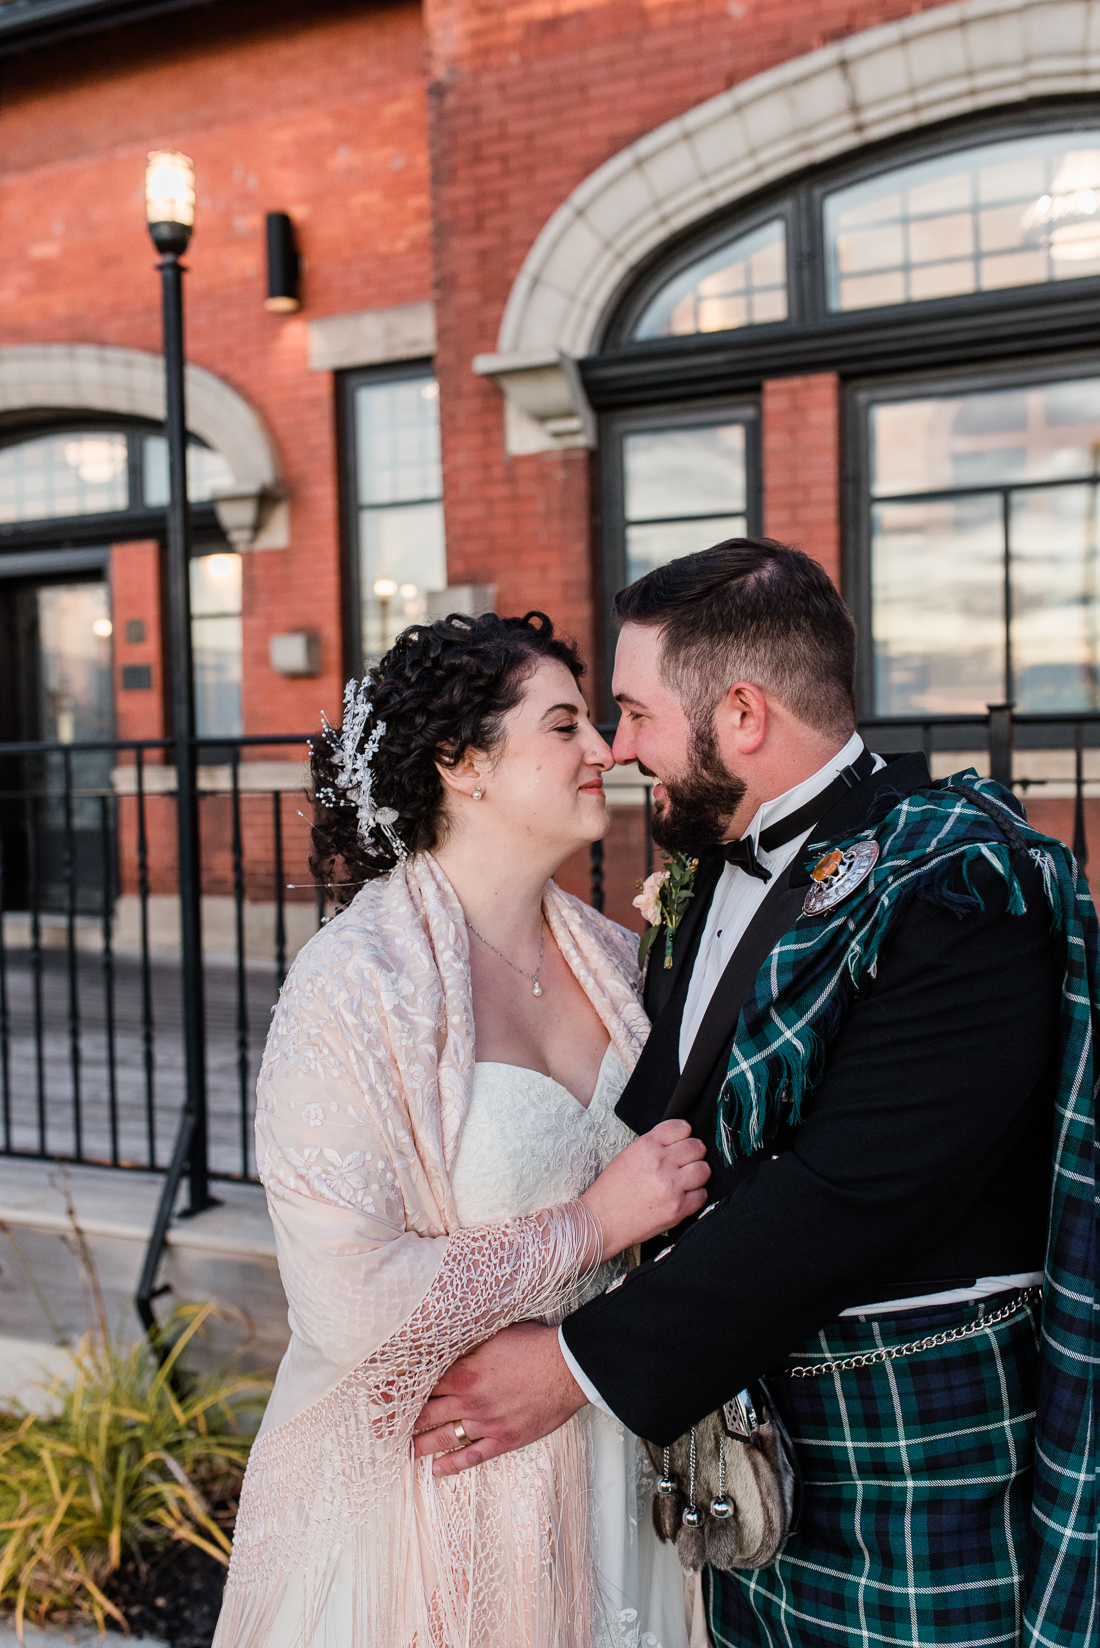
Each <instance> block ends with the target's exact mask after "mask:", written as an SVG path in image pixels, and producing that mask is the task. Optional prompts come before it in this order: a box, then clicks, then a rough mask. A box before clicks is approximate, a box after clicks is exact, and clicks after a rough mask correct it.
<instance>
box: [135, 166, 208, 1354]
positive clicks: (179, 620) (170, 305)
mask: <svg viewBox="0 0 1100 1648" xmlns="http://www.w3.org/2000/svg"><path fill="white" fill-rule="evenodd" d="M145 216H146V220H147V223H148V227H149V235H150V238H151V240H152V242H153V245H154V246H155V247H156V249H157V251H158V252H159V253H160V262H159V263H158V264H157V268H158V269H159V270H160V277H161V299H162V307H163V319H164V376H165V418H164V429H165V434H166V436H167V444H168V521H167V525H168V531H167V539H168V554H167V574H168V577H167V585H168V589H167V593H168V631H169V647H170V655H171V670H170V679H171V705H172V737H173V741H174V744H175V762H176V800H177V808H176V816H177V834H178V844H179V891H180V962H181V971H182V986H183V1043H184V1067H185V1101H184V1113H183V1117H184V1119H183V1122H182V1124H181V1129H180V1134H179V1137H178V1138H177V1141H176V1152H175V1157H174V1160H173V1167H174V1170H175V1179H176V1183H178V1180H179V1175H180V1172H181V1170H182V1166H183V1160H184V1158H186V1162H187V1169H188V1175H189V1181H190V1198H189V1201H190V1205H189V1208H188V1212H189V1213H200V1212H202V1210H203V1209H204V1208H206V1207H209V1206H210V1205H211V1197H210V1191H209V1183H208V1178H207V1160H206V1033H205V1025H204V1018H203V979H202V884H201V880H200V859H199V807H198V785H197V777H198V774H197V772H196V767H197V750H196V746H195V730H196V729H195V677H194V668H193V663H192V656H191V587H190V557H191V543H190V537H191V531H190V518H189V510H188V503H187V416H186V407H185V403H184V354H183V265H182V264H181V263H180V258H181V257H182V255H183V253H184V252H185V251H186V250H187V247H188V244H189V242H190V240H191V231H192V229H193V228H194V224H195V168H194V166H193V164H192V162H191V161H190V160H189V159H188V157H187V156H186V155H185V154H180V153H178V152H177V151H176V150H175V149H156V150H154V152H153V153H152V154H150V156H149V163H148V166H147V167H146V172H145ZM171 1178H172V1174H171V1173H170V1174H169V1180H171ZM165 1189H166V1193H167V1191H168V1189H169V1186H168V1185H166V1187H165ZM171 1190H172V1199H174V1195H175V1186H174V1185H173V1186H172V1187H171ZM161 1213H162V1214H164V1219H165V1223H167V1217H168V1215H169V1214H170V1213H171V1206H170V1205H169V1206H168V1207H167V1209H165V1208H164V1207H162V1209H161ZM159 1218H160V1215H159V1214H158V1222H159ZM150 1251H152V1249H151V1250H150ZM143 1288H144V1278H143V1285H142V1288H139V1294H140V1293H141V1292H142V1291H143ZM149 1325H150V1324H149V1323H146V1326H147V1327H148V1326H149Z"/></svg>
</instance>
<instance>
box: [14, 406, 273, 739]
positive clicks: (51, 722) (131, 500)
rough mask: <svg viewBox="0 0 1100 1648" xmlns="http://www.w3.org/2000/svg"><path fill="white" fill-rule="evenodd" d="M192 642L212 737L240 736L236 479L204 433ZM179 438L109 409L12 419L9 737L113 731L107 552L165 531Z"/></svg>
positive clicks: (194, 451) (198, 473)
mask: <svg viewBox="0 0 1100 1648" xmlns="http://www.w3.org/2000/svg"><path fill="white" fill-rule="evenodd" d="M187 469H188V492H189V497H190V500H191V505H192V509H191V515H192V538H193V544H194V552H195V554H194V560H193V562H192V578H191V583H192V608H193V613H194V619H193V635H192V643H193V648H194V658H195V691H196V718H197V725H198V731H199V733H200V735H207V736H220V735H222V734H225V735H227V736H231V735H235V734H238V733H240V732H241V731H242V730H243V729H242V724H241V656H242V642H241V558H240V556H239V554H236V553H233V552H231V551H230V549H229V546H228V545H227V544H226V541H225V537H224V535H223V533H222V531H221V528H220V526H219V525H218V521H217V516H216V513H215V510H214V506H213V503H212V502H211V500H212V499H213V498H214V497H215V496H216V495H217V493H218V492H219V491H222V490H229V489H230V488H232V486H233V483H234V476H233V471H232V469H231V467H230V465H229V463H228V461H227V460H226V458H225V457H224V456H223V455H222V453H220V452H216V451H214V450H213V449H212V448H210V447H209V446H207V445H205V444H204V443H203V442H202V441H200V440H198V439H197V438H196V437H194V436H192V437H191V438H190V440H189V443H188V453H187ZM167 502H168V452H167V442H166V440H165V437H164V435H163V434H161V433H160V432H159V431H158V430H157V428H156V426H155V425H151V424H148V423H143V422H140V421H137V420H133V419H131V420H125V421H124V420H112V419H109V418H104V419H97V418H96V417H95V416H94V414H93V415H90V416H88V417H86V418H84V419H82V420H80V421H75V420H74V421H73V422H71V423H68V424H67V425H66V426H64V427H57V426H56V425H54V426H53V427H50V426H45V427H43V426H41V425H40V426H38V427H31V428H27V427H26V426H25V425H24V426H23V427H22V428H13V429H11V430H9V431H5V430H2V429H0V629H2V632H3V636H4V639H5V646H4V649H3V650H4V652H5V664H6V669H7V676H8V678H7V679H5V680H4V681H3V682H2V683H0V684H2V687H3V691H2V692H0V698H3V700H4V702H5V705H6V709H5V711H4V714H3V724H4V733H5V736H8V737H11V738H16V739H21V738H25V739H37V738H44V739H49V740H52V739H57V740H58V741H59V742H62V743H74V742H75V743H79V742H81V741H83V740H87V739H96V738H104V737H109V736H110V735H111V733H112V730H113V729H112V716H113V711H112V705H113V690H112V684H111V668H112V665H111V654H112V640H111V636H112V619H111V614H110V591H109V589H108V585H107V569H108V557H109V549H110V546H111V545H112V544H116V543H120V542H124V541H125V540H127V539H141V538H155V537H160V536H162V535H163V531H164V510H165V506H166V504H167Z"/></svg>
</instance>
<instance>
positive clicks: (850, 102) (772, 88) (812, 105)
mask: <svg viewBox="0 0 1100 1648" xmlns="http://www.w3.org/2000/svg"><path fill="white" fill-rule="evenodd" d="M1097 89H1100V0H961V3H960V4H955V5H942V6H934V7H933V8H932V9H930V10H928V11H924V12H921V13H918V14H917V15H915V16H911V17H906V18H904V19H902V20H901V21H900V22H896V23H889V24H884V25H883V26H882V27H880V28H875V29H868V30H865V31H863V32H862V33H859V34H854V35H852V36H850V37H849V38H847V39H845V40H841V41H837V42H836V43H834V44H832V45H829V46H826V47H823V48H822V49H821V50H819V51H814V52H809V53H807V54H806V55H805V56H803V57H798V58H794V59H793V60H792V61H790V62H787V63H783V64H780V65H779V66H778V67H776V68H774V69H770V70H768V72H767V73H765V74H761V75H756V76H754V77H753V78H752V79H751V80H747V81H745V82H744V83H743V84H742V85H739V86H735V87H733V88H732V89H731V90H729V91H727V92H723V93H721V94H720V95H719V96H718V97H712V98H709V99H708V100H707V101H706V102H705V103H701V104H699V105H698V106H697V107H696V108H694V109H689V110H688V111H687V112H686V113H685V114H683V115H680V116H679V117H678V118H677V119H675V120H670V121H668V122H667V123H666V124H665V125H663V126H658V127H657V128H656V129H655V130H654V131H651V132H647V133H646V135H645V136H644V137H641V138H639V139H638V140H637V142H635V143H632V144H631V145H630V146H629V147H628V148H626V149H623V150H621V151H620V152H619V153H618V154H616V155H614V156H613V157H612V158H611V159H610V160H608V161H605V163H604V164H603V165H602V166H600V167H599V168H598V169H597V170H596V171H595V172H592V173H591V174H590V175H589V176H588V177H587V178H585V179H584V181H583V182H582V183H580V184H579V185H578V186H577V188H576V189H574V190H573V192H572V194H571V195H570V196H569V198H568V199H567V200H565V201H563V202H562V204H561V205H560V206H559V207H558V209H557V211H555V212H554V214H553V216H552V217H551V218H549V220H548V221H547V223H546V224H545V226H544V227H543V229H542V231H541V232H540V234H539V236H538V238H537V239H536V240H535V242H534V244H533V245H532V247H531V249H530V251H529V252H528V254H527V257H526V258H525V259H524V263H523V267H522V268H521V269H520V272H519V274H518V275H517V276H516V279H515V282H514V284H513V286H512V290H511V293H510V295H509V298H508V302H507V304H506V306H505V310H504V315H503V318H502V320H501V325H500V332H499V335H498V339H497V353H496V354H495V355H492V356H479V357H478V360H477V362H476V368H475V369H476V370H478V371H479V372H480V373H482V374H483V375H485V376H491V377H494V378H496V379H497V381H498V382H499V383H500V384H501V387H502V388H503V389H504V391H505V394H506V396H507V397H508V398H509V400H510V401H512V400H514V401H516V402H517V403H518V404H519V405H520V406H522V407H523V408H524V410H525V412H526V415H527V417H528V419H530V421H531V422H532V423H539V424H541V425H543V427H544V432H545V433H546V440H545V442H544V443H543V444H545V445H549V446H553V445H562V444H579V442H580V440H581V439H582V438H583V435H582V433H581V432H580V431H579V430H578V429H577V428H576V427H574V428H573V429H572V430H569V431H567V430H565V429H564V428H561V429H560V430H559V432H558V434H557V438H555V431H554V429H553V428H552V427H547V426H548V424H551V425H552V423H553V417H550V418H549V419H548V418H547V416H545V415H542V413H541V406H540V404H539V399H538V396H537V395H532V394H529V393H526V391H527V389H528V388H529V387H530V388H531V389H532V390H533V389H534V388H535V387H536V384H537V385H538V387H540V388H541V391H542V400H543V401H544V402H545V403H546V404H547V405H549V404H550V402H551V401H554V406H553V408H552V411H553V413H554V414H556V415H557V416H558V419H559V423H560V413H561V410H562V409H561V408H560V407H558V405H557V401H556V400H554V397H553V396H552V395H550V394H549V393H548V388H549V385H548V380H547V374H551V375H552V374H554V372H555V369H556V370H557V371H558V372H560V367H559V364H558V363H559V361H560V358H561V356H562V355H564V356H566V357H572V358H574V359H577V358H580V357H582V356H584V355H587V354H589V353H591V352H592V350H593V349H594V348H596V347H598V344H599V337H600V332H601V328H602V326H603V324H604V322H605V319H606V316H607V314H608V311H609V309H610V308H611V307H612V306H613V303H614V300H615V298H616V296H617V294H618V293H619V291H620V290H621V289H622V287H623V285H624V283H625V282H626V281H627V280H628V279H629V278H630V275H631V273H632V271H633V270H634V269H636V268H637V267H638V265H639V264H640V263H641V261H642V260H643V259H644V258H645V257H647V256H648V255H649V254H650V253H651V252H653V251H654V250H655V249H656V248H657V247H659V246H660V245H661V244H663V243H664V242H665V241H667V240H669V239H670V238H671V237H672V236H673V235H675V234H677V233H678V232H680V231H682V230H684V229H686V228H688V227H689V226H690V225H691V224H692V223H694V222H697V221H698V220H699V219H700V218H703V217H705V216H707V215H708V214H709V213H711V212H713V211H715V210H717V209H719V208H721V207H724V206H728V205H732V204H733V203H734V202H736V201H737V200H738V199H740V198H742V197H743V196H745V195H747V194H749V193H751V192H753V191H755V190H757V189H760V188H762V187H765V186H767V185H768V184H771V183H775V182H778V181H779V180H780V179H782V178H783V177H785V176H788V175H789V174H791V173H793V172H796V171H799V170H801V169H802V168H804V167H806V166H809V165H812V164H815V163H817V162H820V161H824V160H829V159H833V158H835V157H836V156H838V155H840V154H843V153H845V152H846V151H848V150H851V149H855V148H858V147H860V146H862V145H865V144H868V143H873V142H876V141H878V140H880V139H882V138H886V137H893V136H897V135H899V134H901V133H905V132H909V131H914V130H916V129H917V128H919V127H921V126H927V125H931V124H933V123H934V122H937V121H941V120H946V119H949V118H951V117H953V116H956V115H962V114H973V113H978V112H979V111H982V110H986V109H992V108H995V107H998V106H1001V105H1004V104H1007V103H1012V102H1015V101H1021V100H1024V99H1030V98H1036V97H1050V96H1058V95H1061V96H1065V95H1070V94H1073V93H1080V92H1087V91H1093V90H1097ZM563 398H564V404H565V405H566V406H568V403H569V394H568V389H567V388H566V386H565V382H564V378H563V383H562V388H561V393H559V395H558V397H557V400H563ZM528 401H529V402H530V405H525V403H526V402H528ZM528 434H529V436H530V431H528ZM563 436H564V439H563V438H562V437H563ZM509 444H510V445H511V442H510V443H509ZM514 449H515V448H513V450H514ZM526 449H527V450H536V449H537V448H536V447H534V446H528V447H527V448H526Z"/></svg>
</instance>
